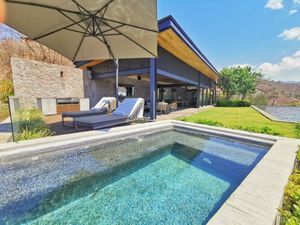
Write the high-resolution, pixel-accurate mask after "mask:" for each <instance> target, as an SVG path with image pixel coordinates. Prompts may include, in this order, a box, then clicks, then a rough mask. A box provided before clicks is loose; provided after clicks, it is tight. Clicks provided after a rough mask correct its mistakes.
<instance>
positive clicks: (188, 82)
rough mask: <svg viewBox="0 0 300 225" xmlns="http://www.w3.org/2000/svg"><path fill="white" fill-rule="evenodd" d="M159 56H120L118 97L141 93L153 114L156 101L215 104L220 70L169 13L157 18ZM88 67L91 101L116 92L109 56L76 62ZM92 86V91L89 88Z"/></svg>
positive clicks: (85, 67)
mask: <svg viewBox="0 0 300 225" xmlns="http://www.w3.org/2000/svg"><path fill="white" fill-rule="evenodd" d="M158 26H159V34H158V58H156V59H120V60H119V77H120V79H119V90H118V93H119V97H120V98H121V99H122V98H124V97H142V98H144V99H145V100H146V101H147V102H148V104H149V108H150V117H151V119H155V118H156V105H157V102H160V101H165V102H168V103H172V102H177V103H179V104H180V106H182V107H199V106H203V105H210V104H214V102H215V101H216V98H217V93H216V83H217V81H218V78H219V73H218V71H217V70H216V69H215V67H214V66H213V65H212V64H211V63H210V62H209V60H208V59H207V58H206V57H205V55H204V54H203V53H202V52H201V51H200V50H199V48H198V47H197V46H196V45H195V44H194V43H193V41H192V40H191V39H190V38H189V37H188V35H187V34H186V33H185V32H184V31H183V29H182V28H181V27H180V25H179V24H178V23H177V22H176V21H175V19H174V18H173V17H172V16H168V17H166V18H163V19H161V20H159V21H158ZM77 65H78V67H81V68H84V69H87V70H88V71H89V74H88V76H87V77H85V90H86V93H85V95H86V97H89V98H90V99H91V103H92V104H94V103H95V102H96V101H98V100H99V99H100V98H101V97H103V96H108V95H109V96H114V94H115V80H114V79H115V64H114V62H113V61H112V60H107V61H101V60H97V61H86V62H78V63H77ZM89 90H94V91H89Z"/></svg>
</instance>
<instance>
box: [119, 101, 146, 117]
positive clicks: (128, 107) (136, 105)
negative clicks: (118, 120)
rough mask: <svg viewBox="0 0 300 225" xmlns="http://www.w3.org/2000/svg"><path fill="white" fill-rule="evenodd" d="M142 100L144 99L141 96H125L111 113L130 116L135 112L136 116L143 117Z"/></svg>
mask: <svg viewBox="0 0 300 225" xmlns="http://www.w3.org/2000/svg"><path fill="white" fill-rule="evenodd" d="M144 102H145V101H144V99H142V98H126V99H124V101H123V102H122V103H121V104H120V105H119V107H118V108H117V109H116V110H115V111H114V112H113V115H121V116H127V117H128V118H130V117H131V116H132V115H133V114H134V113H136V114H137V117H136V118H138V119H140V118H143V114H144ZM137 110H138V111H137Z"/></svg>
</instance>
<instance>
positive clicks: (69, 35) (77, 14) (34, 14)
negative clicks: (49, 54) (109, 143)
mask: <svg viewBox="0 0 300 225" xmlns="http://www.w3.org/2000/svg"><path fill="white" fill-rule="evenodd" d="M6 3H7V4H6V7H7V18H6V21H5V23H6V24H7V25H9V26H10V27H12V28H14V29H16V30H17V31H19V32H21V33H23V34H24V35H26V36H27V37H29V38H31V39H32V40H35V41H37V42H39V43H41V44H44V45H45V46H47V47H49V48H51V49H54V50H56V51H57V52H59V53H60V54H62V55H64V56H65V57H67V58H68V59H70V60H72V61H73V62H75V61H82V60H99V59H103V60H106V59H113V60H114V61H115V65H116V97H118V96H117V88H118V68H119V66H118V59H121V58H151V57H156V56H157V1H156V0H16V1H15V0H6Z"/></svg>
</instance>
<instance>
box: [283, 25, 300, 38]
mask: <svg viewBox="0 0 300 225" xmlns="http://www.w3.org/2000/svg"><path fill="white" fill-rule="evenodd" d="M279 37H283V38H284V39H286V40H293V39H296V40H300V27H294V28H292V29H290V30H284V31H283V32H282V33H281V34H280V35H279Z"/></svg>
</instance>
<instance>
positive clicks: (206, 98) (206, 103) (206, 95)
mask: <svg viewBox="0 0 300 225" xmlns="http://www.w3.org/2000/svg"><path fill="white" fill-rule="evenodd" d="M205 91H206V93H205V105H208V104H209V103H208V88H206V89H205Z"/></svg>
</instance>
